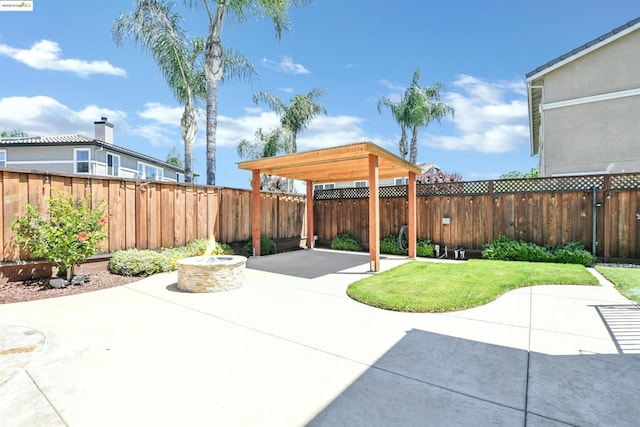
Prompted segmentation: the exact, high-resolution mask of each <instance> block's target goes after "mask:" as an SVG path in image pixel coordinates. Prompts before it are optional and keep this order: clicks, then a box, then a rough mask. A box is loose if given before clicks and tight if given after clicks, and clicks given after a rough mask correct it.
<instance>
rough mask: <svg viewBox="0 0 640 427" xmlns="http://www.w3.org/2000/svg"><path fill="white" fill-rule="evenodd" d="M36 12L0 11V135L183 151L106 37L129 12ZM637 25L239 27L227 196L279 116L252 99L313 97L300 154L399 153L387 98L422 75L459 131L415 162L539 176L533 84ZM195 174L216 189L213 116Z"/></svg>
mask: <svg viewBox="0 0 640 427" xmlns="http://www.w3.org/2000/svg"><path fill="white" fill-rule="evenodd" d="M33 5H34V10H33V12H2V13H0V130H11V129H15V128H20V129H22V130H23V131H25V132H27V133H28V134H29V136H47V135H62V134H72V133H80V134H84V135H87V136H93V134H94V129H93V127H94V126H93V122H94V121H95V120H98V119H99V118H100V117H101V116H107V117H108V118H109V121H110V122H112V123H113V124H114V125H115V129H114V139H115V143H116V144H117V145H121V146H123V147H127V148H129V149H132V150H135V151H139V152H141V153H145V154H148V155H152V156H155V157H158V158H160V159H163V160H164V159H166V157H167V155H168V154H169V152H170V151H171V149H172V148H173V147H176V149H178V150H179V151H180V152H182V140H181V138H180V132H179V117H180V114H181V111H182V110H181V108H180V107H179V105H178V104H177V103H176V102H175V100H174V99H173V97H172V95H171V93H170V91H169V90H168V89H167V87H166V85H165V83H164V80H163V78H162V76H161V75H160V73H159V72H158V70H157V68H156V66H155V64H154V63H153V61H152V60H151V59H150V58H149V56H148V55H146V54H145V53H143V52H142V51H141V50H140V49H139V48H138V47H136V46H133V45H130V44H127V45H125V46H124V47H122V48H117V47H116V46H115V44H114V43H113V41H112V39H111V34H110V29H111V25H112V24H113V21H114V19H115V18H116V17H117V16H118V15H119V13H121V12H127V11H130V10H132V8H133V5H134V2H133V1H132V0H118V1H97V0H55V1H54V0H34V2H33ZM176 10H181V11H184V13H183V16H184V19H185V27H186V28H188V29H189V32H190V34H191V35H194V36H195V35H203V36H204V35H206V31H207V24H208V20H207V19H206V16H205V14H204V11H203V10H200V11H197V10H196V11H193V10H188V9H186V8H185V7H184V6H183V3H182V1H181V0H176ZM638 16H640V3H638V2H637V0H607V1H606V2H605V1H602V0H535V1H534V0H449V1H444V0H440V1H431V0H396V1H393V2H389V1H384V2H383V1H380V0H315V1H312V2H311V3H310V4H309V5H306V6H304V7H298V8H294V9H292V10H291V11H290V19H291V29H290V30H289V31H288V32H286V33H284V34H283V37H282V39H281V40H280V41H278V40H276V38H275V35H274V31H273V26H272V24H271V23H270V22H269V21H268V20H264V19H256V18H253V17H250V18H249V19H248V20H247V21H246V22H244V23H237V22H235V21H233V20H229V21H228V22H227V24H226V26H225V28H224V32H223V35H222V41H223V44H224V45H226V46H228V47H232V48H234V49H236V50H237V51H239V52H241V53H242V54H244V55H245V56H246V57H248V58H249V59H250V60H251V61H252V62H253V64H254V66H255V68H256V70H257V72H258V74H257V75H256V76H255V77H254V78H253V79H252V80H251V81H250V82H248V83H244V82H238V81H231V82H228V83H225V85H223V86H222V87H221V90H220V95H219V101H218V102H219V103H218V114H219V116H218V149H217V179H216V184H217V185H221V186H227V187H236V188H248V187H249V179H250V176H249V173H248V172H245V171H240V170H238V169H237V166H236V162H238V161H240V159H239V158H238V156H237V154H236V146H237V144H238V142H239V141H240V140H241V139H242V138H250V139H252V138H253V134H254V133H255V131H256V130H257V129H258V128H259V127H261V128H263V129H265V130H268V129H271V128H273V127H275V126H277V123H278V119H277V117H276V116H275V115H274V114H273V113H271V112H270V111H269V110H268V109H266V108H265V107H260V106H256V105H255V104H253V102H252V100H251V98H252V95H253V93H255V92H257V91H268V92H270V93H273V94H275V95H277V96H280V97H281V98H283V99H285V100H288V99H289V98H290V97H292V96H293V95H295V94H302V93H306V92H308V91H309V90H311V89H312V88H314V87H316V88H322V89H324V90H326V91H327V93H328V95H327V96H326V97H324V98H321V99H320V101H321V102H322V104H323V105H324V106H325V107H326V109H327V111H328V115H327V116H320V117H319V118H317V119H316V120H315V121H314V122H313V123H312V124H311V126H310V127H309V128H308V129H307V130H306V131H305V132H303V133H301V134H300V135H299V138H298V146H299V151H303V150H309V149H313V148H320V147H329V146H335V145H342V144H348V143H352V142H358V141H363V140H368V141H372V142H374V143H376V144H379V145H381V146H383V147H384V148H386V149H388V150H390V151H392V152H394V153H397V152H398V149H397V145H398V139H399V136H400V132H399V128H398V126H397V125H396V123H395V122H394V121H393V119H392V118H391V116H390V114H389V112H383V113H382V114H379V113H378V111H377V108H376V104H377V100H378V99H380V98H381V97H386V96H397V95H398V94H400V93H402V91H403V90H404V88H405V87H406V86H407V85H408V84H409V83H410V82H411V76H412V73H413V71H414V70H415V69H416V68H419V69H420V70H421V72H422V80H421V82H422V84H423V85H429V84H432V83H435V82H441V83H443V84H444V85H445V87H446V90H445V94H444V99H445V101H446V102H449V103H451V104H452V105H453V106H454V108H455V110H456V114H455V118H454V119H453V120H446V121H444V122H443V123H442V124H438V123H432V124H431V125H429V127H427V128H426V129H423V130H422V131H421V132H420V134H419V149H418V160H419V162H430V163H436V164H438V165H439V166H440V167H441V168H443V169H444V170H445V171H448V172H459V173H461V174H462V176H463V178H464V179H465V180H476V179H489V178H496V177H498V176H499V175H501V174H503V173H505V172H509V171H512V170H519V171H528V170H529V169H530V168H531V167H534V166H536V165H537V158H535V157H531V156H530V154H529V153H530V148H529V129H528V118H527V97H526V90H525V83H524V80H525V78H524V75H525V74H526V73H527V72H529V71H532V70H534V69H535V68H536V67H538V66H540V65H543V64H545V63H546V62H548V61H549V60H552V59H554V58H556V57H557V56H559V55H562V54H564V53H566V52H568V51H571V50H572V49H574V48H576V47H579V46H581V45H582V44H584V43H586V42H588V41H590V40H592V39H594V38H596V37H598V36H600V35H602V34H605V33H607V32H609V31H610V30H612V29H613V28H615V27H618V26H620V25H622V24H625V23H626V22H628V21H630V20H632V19H634V18H636V17H638ZM195 157H196V160H195V170H196V172H198V173H200V175H201V177H200V178H199V180H198V182H199V183H204V182H205V177H206V174H205V172H206V158H205V139H204V118H202V119H201V120H200V123H199V131H198V136H197V140H196V148H195Z"/></svg>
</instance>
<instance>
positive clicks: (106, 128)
mask: <svg viewBox="0 0 640 427" xmlns="http://www.w3.org/2000/svg"><path fill="white" fill-rule="evenodd" d="M93 124H94V125H96V139H97V140H99V141H104V142H106V143H107V144H113V125H112V124H111V123H109V122H108V121H107V118H106V117H101V118H100V120H99V121H97V122H93Z"/></svg>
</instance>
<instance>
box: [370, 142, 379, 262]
mask: <svg viewBox="0 0 640 427" xmlns="http://www.w3.org/2000/svg"><path fill="white" fill-rule="evenodd" d="M379 172H380V171H379V168H378V156H376V155H375V154H369V268H370V269H371V271H380V198H379V193H380V190H379V189H380V176H379Z"/></svg>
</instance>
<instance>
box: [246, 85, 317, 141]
mask: <svg viewBox="0 0 640 427" xmlns="http://www.w3.org/2000/svg"><path fill="white" fill-rule="evenodd" d="M326 94H327V93H326V91H325V90H323V89H316V88H314V89H312V90H311V91H309V93H307V94H306V95H296V96H294V97H293V98H291V100H290V101H289V105H287V104H285V103H284V102H283V101H282V100H281V99H280V98H278V97H277V96H275V95H271V94H270V93H267V92H258V93H256V94H255V95H253V102H255V103H256V104H258V103H260V102H264V103H265V104H267V106H268V107H269V108H270V109H271V111H273V112H275V113H276V114H277V115H279V116H280V125H281V126H282V127H283V128H284V129H286V130H288V131H289V132H291V152H292V153H296V152H297V151H298V143H297V139H298V134H299V133H300V132H302V131H303V130H304V129H306V128H307V126H309V123H311V120H313V119H314V118H315V117H316V116H317V115H318V114H320V113H322V114H327V110H326V109H325V108H324V107H323V106H322V105H320V104H318V103H317V102H316V99H317V98H319V97H321V96H326Z"/></svg>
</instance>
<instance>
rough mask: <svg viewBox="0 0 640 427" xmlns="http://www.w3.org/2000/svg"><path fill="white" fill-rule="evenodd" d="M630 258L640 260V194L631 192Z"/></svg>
mask: <svg viewBox="0 0 640 427" xmlns="http://www.w3.org/2000/svg"><path fill="white" fill-rule="evenodd" d="M629 193H630V194H629V207H630V210H629V219H628V220H629V234H628V236H629V237H628V242H629V258H640V250H639V248H638V239H639V238H640V227H638V223H640V219H639V218H638V217H637V216H636V215H637V214H639V213H640V197H638V196H639V195H640V192H638V191H629Z"/></svg>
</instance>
